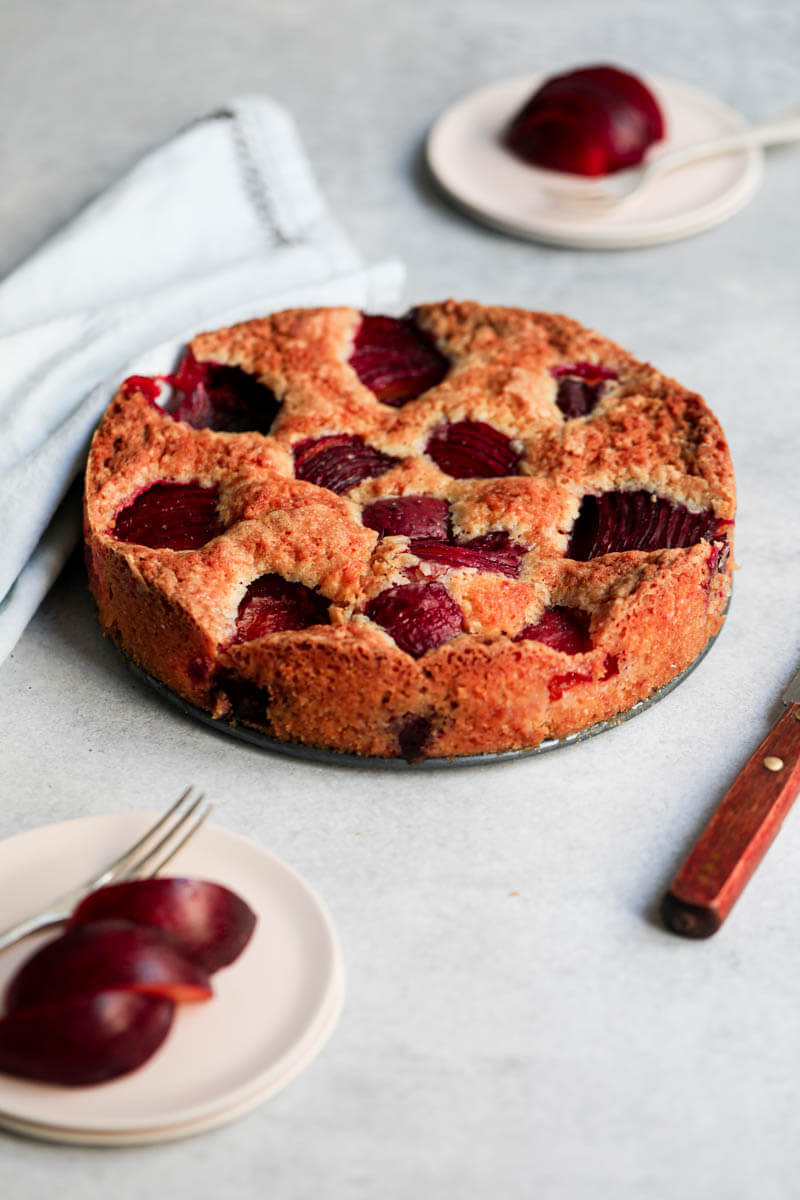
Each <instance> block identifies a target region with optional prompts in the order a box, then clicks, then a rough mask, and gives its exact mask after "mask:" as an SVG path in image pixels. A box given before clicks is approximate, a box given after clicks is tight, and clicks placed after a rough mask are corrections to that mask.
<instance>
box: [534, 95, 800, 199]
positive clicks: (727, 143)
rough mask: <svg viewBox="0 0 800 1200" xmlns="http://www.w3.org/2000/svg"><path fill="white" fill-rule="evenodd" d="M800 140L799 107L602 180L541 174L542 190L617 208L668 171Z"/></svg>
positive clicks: (553, 173) (563, 197)
mask: <svg viewBox="0 0 800 1200" xmlns="http://www.w3.org/2000/svg"><path fill="white" fill-rule="evenodd" d="M799 139H800V108H796V109H792V111H791V112H788V113H785V114H784V115H783V116H781V117H774V118H773V119H772V120H771V121H762V122H760V123H759V124H758V125H748V126H747V127H746V128H745V129H740V130H739V131H738V132H737V133H728V134H725V135H724V136H723V137H715V138H708V139H707V140H705V141H702V142H693V143H691V144H690V145H688V146H677V147H676V148H675V149H674V150H666V151H664V152H663V153H662V154H659V155H656V157H654V158H651V159H650V160H649V161H648V162H643V163H639V164H638V166H635V167H626V168H625V169H624V170H622V171H615V172H613V173H612V174H610V175H604V176H603V177H602V178H600V179H579V178H576V177H575V176H574V175H567V174H566V173H562V172H559V171H547V172H542V178H541V184H542V188H543V189H544V190H545V191H547V192H549V193H551V195H552V196H553V198H558V199H559V200H560V201H562V202H568V203H570V204H573V203H574V204H577V205H583V204H585V205H586V206H587V208H588V207H592V206H593V207H596V208H598V209H599V208H601V207H606V208H607V207H617V206H618V205H620V204H623V203H627V202H628V201H629V200H631V199H632V198H633V197H634V196H636V195H638V193H639V192H640V191H641V189H642V188H643V187H645V185H647V184H650V183H651V182H652V181H653V180H654V179H657V178H658V177H659V176H660V175H664V174H666V172H667V171H674V170H676V169H677V168H678V167H683V166H686V165H687V164H688V163H693V162H699V161H701V160H702V159H704V158H715V157H716V156H717V155H718V154H730V153H731V152H732V151H735V150H743V149H745V148H746V147H748V146H772V145H776V144H777V143H779V142H794V141H797V140H799Z"/></svg>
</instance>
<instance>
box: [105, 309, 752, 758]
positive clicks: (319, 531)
mask: <svg viewBox="0 0 800 1200" xmlns="http://www.w3.org/2000/svg"><path fill="white" fill-rule="evenodd" d="M734 511H735V488H734V479H733V470H732V466H731V459H730V454H729V451H728V447H727V445H726V442H725V438H724V436H723V433H722V430H721V429H720V426H719V424H718V422H717V420H716V418H715V417H714V416H713V414H712V413H711V412H710V411H709V409H708V408H707V406H706V404H705V403H704V401H703V399H702V398H701V397H700V396H698V395H696V394H695V393H693V392H690V391H688V390H687V389H686V388H684V387H682V386H681V385H680V384H678V383H676V382H675V381H674V380H672V379H669V378H667V377H665V376H664V375H662V374H660V373H659V372H658V371H656V370H655V369H654V368H653V367H651V366H648V365H647V364H645V363H642V362H638V361H637V360H636V359H635V358H633V357H632V355H630V354H629V353H628V352H627V351H625V350H623V349H621V348H620V347H619V346H618V345H616V344H615V343H613V342H611V341H609V340H608V339H606V338H604V337H601V336H600V335H599V334H597V333H594V332H592V331H591V330H588V329H585V328H583V327H582V326H581V325H579V324H577V323H576V322H575V321H573V320H571V319H569V318H567V317H564V316H554V315H550V314H546V313H536V312H526V311H523V310H521V309H516V308H501V307H485V306H482V305H480V304H476V303H471V302H468V303H458V302H455V301H453V300H449V301H446V302H445V303H441V304H425V305H420V306H419V307H417V308H415V309H413V310H412V311H411V313H410V314H408V315H407V316H405V317H402V318H396V317H387V316H374V315H365V314H363V313H361V312H358V311H356V310H354V309H351V308H319V309H294V310H290V311H286V312H280V313H276V314H273V315H272V316H268V317H265V318H263V319H259V320H252V321H247V322H245V323H243V324H240V325H235V326H233V327H232V328H227V329H220V330H217V331H216V332H212V333H202V334H200V335H199V336H197V337H196V338H194V339H193V341H192V342H191V343H190V344H189V346H188V347H187V348H186V350H185V353H184V355H183V357H182V359H181V361H180V363H179V364H178V366H177V368H176V369H175V371H174V373H173V374H171V375H168V376H160V377H141V376H132V377H130V378H128V379H126V380H125V381H124V382H123V384H122V386H121V388H120V390H119V392H118V393H117V395H116V397H115V398H114V400H113V401H112V403H111V404H110V406H109V408H108V409H107V411H106V413H105V415H104V417H103V419H102V422H101V424H100V426H99V428H98V430H97V432H96V434H95V437H94V440H93V442H92V447H91V452H90V455H89V462H88V468H87V475H86V494H85V534H86V551H87V562H88V569H89V578H90V583H91V589H92V592H93V594H94V597H95V600H96V602H97V607H98V611H99V617H100V621H101V624H102V627H103V629H104V631H105V632H106V633H108V634H110V635H111V637H112V638H114V640H115V641H116V642H117V643H118V644H119V646H120V647H121V648H122V649H123V650H124V651H125V652H126V653H127V655H128V656H129V657H130V658H132V659H133V660H134V661H135V663H137V664H138V665H139V666H140V667H141V668H142V669H144V670H145V671H146V672H148V673H149V674H150V675H152V676H154V677H155V678H156V679H157V680H159V681H161V682H162V683H163V684H165V685H166V686H167V687H168V688H169V689H170V690H171V691H172V692H174V693H176V694H177V695H178V696H179V697H181V698H182V699H183V700H185V701H188V702H189V703H190V704H192V705H194V706H197V707H198V708H200V709H202V710H205V711H206V712H207V713H209V714H211V715H212V716H214V717H218V718H221V719H222V720H225V721H227V722H229V723H240V724H244V725H246V726H250V727H252V728H253V729H255V730H257V731H260V732H261V733H263V734H265V735H267V736H268V737H269V738H270V739H273V740H276V741H279V742H287V743H293V744H294V745H300V746H307V747H319V748H325V749H328V750H335V751H342V752H346V753H350V754H358V755H373V756H374V755H377V756H382V757H399V758H405V759H409V760H416V759H422V758H427V757H453V756H461V755H473V754H482V753H487V752H497V751H509V750H521V749H527V748H532V747H535V746H537V745H539V744H540V743H541V742H542V741H543V740H545V739H551V738H555V739H559V738H563V737H564V736H566V735H568V734H571V733H574V732H576V731H578V730H584V729H587V728H588V727H590V726H592V725H593V724H595V723H597V722H600V721H603V720H607V719H610V718H613V717H614V716H615V714H618V713H621V712H624V711H626V710H628V709H630V708H631V706H633V705H634V704H636V702H637V701H640V700H643V699H644V698H645V697H647V696H648V695H650V694H651V693H652V692H653V691H654V690H656V689H658V688H660V687H661V686H662V685H664V684H666V683H667V682H668V681H669V680H671V679H673V678H674V677H675V676H676V675H678V674H679V673H680V672H681V671H683V670H684V669H685V668H686V667H687V666H689V665H690V664H691V663H692V662H693V661H694V660H695V659H696V658H697V656H698V655H699V654H700V653H701V651H702V650H703V649H704V647H705V646H706V644H707V643H708V641H709V639H710V638H712V637H713V636H714V635H715V634H716V633H717V632H718V631H719V628H720V625H721V623H722V620H723V617H724V612H725V608H726V604H727V601H728V596H729V592H730V584H731V570H732V558H731V551H732V532H733V519H734Z"/></svg>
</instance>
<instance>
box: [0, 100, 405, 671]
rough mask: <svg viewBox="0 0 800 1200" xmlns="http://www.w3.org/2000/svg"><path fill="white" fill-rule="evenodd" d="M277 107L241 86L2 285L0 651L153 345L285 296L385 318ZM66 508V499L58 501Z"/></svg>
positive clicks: (395, 286)
mask: <svg viewBox="0 0 800 1200" xmlns="http://www.w3.org/2000/svg"><path fill="white" fill-rule="evenodd" d="M403 282H404V270H403V267H402V264H400V263H399V262H397V261H396V260H387V261H385V262H382V263H379V264H377V265H373V266H365V264H364V263H363V262H362V260H361V258H360V257H359V255H358V254H357V253H356V251H355V250H354V248H353V246H352V245H351V244H350V242H349V241H348V239H347V238H346V237H345V235H344V234H343V232H342V231H341V230H340V229H339V227H338V226H337V224H336V223H335V221H334V220H333V218H332V217H331V215H330V213H329V212H328V210H327V208H326V206H325V202H324V200H323V197H322V195H321V193H320V191H319V189H318V187H317V185H316V183H315V181H314V178H313V176H312V174H311V170H310V167H309V164H308V161H307V159H306V157H305V154H304V152H303V149H302V147H301V145H300V142H299V139H298V135H297V132H296V129H295V127H294V124H293V122H292V121H291V119H290V118H289V116H288V115H287V113H286V112H285V111H284V110H283V109H281V108H280V107H279V106H278V105H277V104H275V103H273V102H272V101H270V100H267V99H265V98H263V97H245V98H243V99H241V100H237V101H235V102H234V103H233V104H231V106H230V107H229V108H228V109H226V110H225V111H224V112H221V113H217V114H215V115H214V116H211V117H209V118H207V119H205V120H203V121H199V122H198V123H196V124H195V125H192V126H191V127H190V128H189V129H187V130H185V131H184V132H183V133H180V134H179V135H178V136H177V137H175V138H174V139H173V140H172V141H171V142H168V143H167V144H166V145H164V146H162V147H161V148H160V149H158V150H156V151H154V152H153V153H152V154H150V155H148V156H147V157H146V158H144V159H143V160H142V161H141V162H139V163H138V164H137V166H135V167H134V168H133V170H131V171H130V172H129V174H128V175H126V176H125V177H124V178H123V179H122V180H121V181H120V182H118V183H117V184H115V185H114V186H113V187H112V188H110V189H109V190H108V191H107V192H105V193H103V195H101V196H100V197H99V198H98V199H96V200H94V201H93V202H92V203H91V204H90V205H89V206H88V207H87V208H86V209H84V210H83V212H82V213H81V214H80V215H79V216H78V217H76V218H75V220H73V221H72V222H71V223H70V224H69V225H67V226H66V227H65V228H64V229H63V230H61V232H60V233H58V234H57V235H56V236H55V237H54V238H52V239H51V240H50V241H49V242H47V243H46V244H45V245H44V246H43V247H42V248H41V249H40V250H38V251H37V252H36V253H35V254H34V255H33V256H32V257H31V258H30V259H28V260H27V262H25V263H23V264H22V266H20V267H18V268H17V269H16V270H15V271H14V272H12V274H11V275H9V276H7V277H6V279H5V280H4V281H3V282H2V283H0V531H1V533H2V545H0V662H1V661H2V660H3V659H4V658H5V657H6V655H7V654H8V653H9V651H10V650H11V649H12V648H13V646H14V644H15V642H16V640H17V638H18V637H19V636H20V634H21V633H22V631H23V629H24V628H25V626H26V625H27V623H28V621H29V620H30V618H31V616H32V615H33V613H34V612H35V611H36V608H37V607H38V605H39V603H40V602H41V600H42V599H43V598H44V596H45V594H46V592H47V590H48V588H49V587H50V584H51V583H52V582H53V580H54V579H55V577H56V576H57V574H58V572H59V571H60V570H61V567H62V566H63V564H64V561H65V560H66V558H67V556H68V555H69V553H70V550H71V549H72V547H73V545H74V544H75V540H76V538H77V535H78V531H79V527H80V522H79V497H78V494H77V488H76V489H74V490H73V493H71V494H70V495H69V496H68V497H67V499H66V500H65V496H67V492H68V491H69V488H70V484H71V482H72V480H73V479H74V478H75V476H76V475H77V474H78V473H79V472H80V470H81V468H82V466H83V462H84V459H85V455H86V450H87V447H88V442H89V439H90V437H91V433H92V430H93V429H94V426H95V425H96V423H97V421H98V419H99V417H100V415H101V412H102V410H103V408H104V406H105V404H106V403H107V401H108V399H109V386H110V385H116V384H118V383H119V382H120V381H121V380H122V378H123V377H124V375H125V374H127V373H128V371H126V370H125V365H126V364H127V363H129V362H130V360H132V359H134V358H135V357H136V356H137V355H139V354H141V353H143V352H144V351H146V350H147V349H148V348H149V347H151V346H153V345H155V344H156V343H160V342H162V341H166V340H167V339H169V338H170V337H177V336H178V335H179V334H183V333H187V332H188V333H189V334H191V333H197V332H199V331H200V330H201V329H203V328H214V327H215V326H218V325H224V324H228V323H230V322H231V321H235V320H244V319H247V318H248V317H252V316H259V315H265V314H267V313H269V312H272V311H275V310H276V309H280V308H285V307H289V306H291V305H295V304H352V305H353V306H355V307H357V308H363V309H368V310H372V311H382V310H385V309H386V308H391V307H392V306H393V305H394V304H395V303H396V302H397V300H398V299H399V296H400V292H401V290H402V286H403ZM59 506H61V507H59Z"/></svg>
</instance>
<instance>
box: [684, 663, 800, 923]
mask: <svg viewBox="0 0 800 1200" xmlns="http://www.w3.org/2000/svg"><path fill="white" fill-rule="evenodd" d="M783 702H784V704H786V705H787V706H788V707H787V709H786V712H785V713H784V714H783V716H782V717H781V718H780V720H779V721H778V722H777V723H776V724H775V725H773V727H772V729H771V730H770V732H769V733H768V734H767V736H766V737H765V738H764V741H763V742H762V743H761V745H760V746H759V747H758V749H757V750H756V752H755V754H753V755H752V757H751V758H750V759H748V761H747V763H746V764H745V766H744V767H743V769H742V770H741V771H740V773H739V774H738V775H737V777H736V779H735V780H734V782H733V784H732V786H731V787H730V788H729V789H728V791H727V792H726V793H725V796H724V797H723V799H722V802H721V804H720V806H719V808H718V809H717V811H716V812H715V813H714V815H713V817H712V818H711V820H710V821H709V823H708V825H706V827H705V829H704V830H703V832H702V834H701V835H700V838H699V839H698V841H697V843H696V844H695V847H694V849H693V850H692V851H691V853H690V854H689V857H688V858H687V859H686V861H685V863H684V864H683V866H682V867H681V869H680V870H679V871H678V874H677V875H676V876H675V878H674V879H673V881H672V883H671V884H670V887H669V891H668V892H667V894H666V895H665V897H664V899H663V901H662V904H661V915H662V917H663V919H664V922H665V924H666V925H667V927H668V928H669V929H671V930H672V932H673V933H679V934H681V935H682V936H683V937H690V938H703V937H710V936H711V934H712V933H716V932H717V930H718V929H719V927H720V925H721V924H722V922H723V921H724V920H725V918H726V917H727V915H728V913H729V912H730V911H731V909H732V908H733V906H734V904H735V903H736V901H737V900H738V899H739V897H740V896H741V894H742V892H743V890H744V888H745V885H746V884H747V881H748V880H749V879H750V876H751V875H752V874H753V872H754V871H755V869H756V867H757V866H758V864H759V863H760V862H761V860H762V858H763V857H764V855H765V854H766V852H767V850H768V849H769V847H770V846H771V845H772V842H773V839H774V838H775V835H776V834H777V832H778V830H779V829H780V827H781V824H782V822H783V819H784V817H785V816H786V814H787V813H788V811H789V809H790V808H791V807H792V803H793V802H794V798H795V796H796V795H797V793H798V791H800V672H798V673H797V675H795V677H794V679H793V680H792V682H791V683H790V684H789V687H788V688H787V689H786V692H785V693H784V695H783Z"/></svg>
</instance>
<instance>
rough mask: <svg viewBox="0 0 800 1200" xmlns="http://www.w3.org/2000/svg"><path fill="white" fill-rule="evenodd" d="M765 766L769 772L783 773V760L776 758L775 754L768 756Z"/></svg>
mask: <svg viewBox="0 0 800 1200" xmlns="http://www.w3.org/2000/svg"><path fill="white" fill-rule="evenodd" d="M764 766H765V767H766V768H767V770H768V771H782V770H783V759H782V758H776V757H775V755H774V754H768V755H767V757H766V758H765V759H764Z"/></svg>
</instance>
